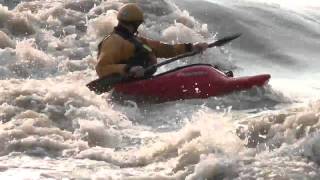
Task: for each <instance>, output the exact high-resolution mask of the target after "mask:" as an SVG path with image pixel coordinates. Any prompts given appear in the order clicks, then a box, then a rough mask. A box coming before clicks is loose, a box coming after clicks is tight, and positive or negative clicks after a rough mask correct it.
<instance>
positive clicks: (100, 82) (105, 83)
mask: <svg viewBox="0 0 320 180" xmlns="http://www.w3.org/2000/svg"><path fill="white" fill-rule="evenodd" d="M240 36H241V34H234V35H232V36H227V37H224V38H222V39H219V40H217V41H215V42H213V43H210V44H209V45H208V47H209V48H211V47H217V46H223V45H224V44H226V43H228V42H230V41H232V40H234V39H237V38H238V37H240ZM199 53H200V52H198V51H193V52H189V53H185V54H182V55H179V56H176V57H173V58H171V59H168V60H167V61H164V62H161V63H158V64H155V65H152V66H149V67H147V68H146V71H150V70H152V69H154V68H159V67H160V66H163V65H166V64H169V63H172V62H174V61H177V60H179V59H182V58H185V57H190V56H194V55H196V54H199ZM125 81H130V79H129V78H128V77H123V76H121V75H111V76H107V77H102V78H99V79H96V80H94V81H92V82H90V83H89V84H87V87H88V88H89V89H90V90H91V91H94V92H95V93H97V94H101V93H104V92H108V91H110V90H111V89H112V88H113V86H114V85H116V84H118V83H121V82H125Z"/></svg>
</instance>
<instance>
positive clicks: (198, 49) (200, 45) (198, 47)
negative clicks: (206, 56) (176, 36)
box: [192, 43, 209, 52]
mask: <svg viewBox="0 0 320 180" xmlns="http://www.w3.org/2000/svg"><path fill="white" fill-rule="evenodd" d="M208 47H209V45H208V43H196V44H194V45H193V46H192V51H194V52H203V51H204V50H206V49H207V48H208Z"/></svg>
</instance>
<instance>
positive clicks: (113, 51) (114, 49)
mask: <svg viewBox="0 0 320 180" xmlns="http://www.w3.org/2000/svg"><path fill="white" fill-rule="evenodd" d="M117 19H118V25H117V26H116V27H115V28H114V30H113V32H112V33H111V34H110V35H108V36H106V37H105V38H104V39H103V40H102V41H101V42H100V44H99V46H98V64H97V65H96V72H97V74H98V76H99V78H101V77H106V76H109V75H112V74H120V75H123V76H129V77H133V78H142V77H144V76H150V75H152V74H154V73H155V71H156V69H153V70H152V71H149V72H146V71H145V68H146V67H148V66H150V65H152V64H155V63H157V58H170V57H174V56H177V55H180V54H183V53H186V52H191V51H204V50H205V49H207V48H208V44H207V43H196V44H191V43H187V44H174V45H170V44H166V43H162V42H159V41H155V40H151V39H147V38H144V37H141V36H139V35H138V27H139V26H140V25H141V23H143V21H144V17H143V12H142V10H141V9H140V8H139V7H138V6H137V5H136V4H134V3H128V4H125V5H124V6H122V7H121V8H120V10H119V13H118V15H117Z"/></svg>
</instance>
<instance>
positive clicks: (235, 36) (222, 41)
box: [209, 33, 241, 48]
mask: <svg viewBox="0 0 320 180" xmlns="http://www.w3.org/2000/svg"><path fill="white" fill-rule="evenodd" d="M240 36H241V34H240V33H238V34H234V35H232V36H227V37H224V38H222V39H219V40H217V41H215V42H213V43H211V44H209V48H211V47H214V46H222V45H225V44H226V43H228V42H230V41H232V40H234V39H237V38H238V37H240Z"/></svg>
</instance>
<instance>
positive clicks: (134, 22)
mask: <svg viewBox="0 0 320 180" xmlns="http://www.w3.org/2000/svg"><path fill="white" fill-rule="evenodd" d="M117 19H118V21H119V24H120V25H122V26H124V27H126V28H127V29H128V30H129V31H131V32H132V33H136V32H137V30H138V27H139V26H140V24H141V23H142V22H143V20H144V18H143V12H142V10H141V8H140V7H138V6H137V5H136V4H135V3H128V4H125V5H124V6H122V7H121V8H120V10H119V13H118V16H117Z"/></svg>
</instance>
